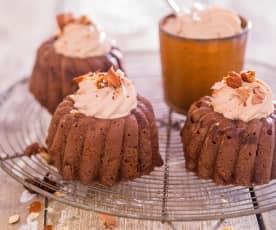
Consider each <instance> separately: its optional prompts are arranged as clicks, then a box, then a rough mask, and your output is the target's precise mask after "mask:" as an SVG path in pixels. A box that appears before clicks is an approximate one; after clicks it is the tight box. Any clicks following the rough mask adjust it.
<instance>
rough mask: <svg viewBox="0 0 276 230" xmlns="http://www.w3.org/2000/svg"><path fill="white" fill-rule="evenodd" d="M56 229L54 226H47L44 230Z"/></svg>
mask: <svg viewBox="0 0 276 230" xmlns="http://www.w3.org/2000/svg"><path fill="white" fill-rule="evenodd" d="M53 229H54V228H53V225H46V226H45V227H44V230H53Z"/></svg>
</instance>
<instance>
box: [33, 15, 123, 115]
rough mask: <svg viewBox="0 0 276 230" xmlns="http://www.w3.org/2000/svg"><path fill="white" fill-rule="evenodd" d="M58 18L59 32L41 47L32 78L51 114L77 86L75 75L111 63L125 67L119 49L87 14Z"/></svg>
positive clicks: (40, 99)
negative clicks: (74, 79)
mask: <svg viewBox="0 0 276 230" xmlns="http://www.w3.org/2000/svg"><path fill="white" fill-rule="evenodd" d="M57 21H58V24H59V28H60V33H59V34H58V35H57V36H54V37H53V38H50V39H49V40H48V41H46V42H44V43H43V44H42V45H41V46H40V47H39V49H38V51H37V56H36V61H35V65H34V68H33V72H32V75H31V79H30V91H31V92H32V93H33V95H34V96H35V98H36V99H37V100H38V101H39V102H40V104H41V105H42V106H44V107H46V108H47V109H48V111H49V112H50V113H53V112H54V111H55V109H56V107H57V105H58V104H59V103H60V102H61V101H62V99H63V98H64V97H65V96H67V95H69V94H71V93H73V92H74V91H75V90H76V89H77V84H76V83H75V82H73V81H72V79H73V78H74V77H75V76H79V75H82V74H85V73H87V72H90V71H91V72H94V71H108V69H109V68H110V67H111V66H114V68H115V69H117V68H120V69H122V64H121V58H122V55H121V52H120V50H119V49H117V48H116V47H113V46H112V45H111V43H110V41H109V40H108V39H107V38H106V36H105V33H104V32H103V31H102V30H101V29H100V28H99V27H98V26H97V25H96V24H94V23H93V22H92V21H90V20H88V18H87V17H85V16H83V17H81V18H78V19H77V18H74V17H73V15H72V14H62V15H58V16H57Z"/></svg>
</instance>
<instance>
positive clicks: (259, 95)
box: [252, 86, 265, 105]
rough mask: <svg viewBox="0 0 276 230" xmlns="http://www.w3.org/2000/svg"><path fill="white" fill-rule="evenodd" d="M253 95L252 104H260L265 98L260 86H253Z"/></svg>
mask: <svg viewBox="0 0 276 230" xmlns="http://www.w3.org/2000/svg"><path fill="white" fill-rule="evenodd" d="M253 93H254V95H253V97H252V104H253V105H257V104H261V103H263V101H264V98H265V92H264V91H263V89H262V88H261V87H259V86H258V87H255V88H254V89H253Z"/></svg>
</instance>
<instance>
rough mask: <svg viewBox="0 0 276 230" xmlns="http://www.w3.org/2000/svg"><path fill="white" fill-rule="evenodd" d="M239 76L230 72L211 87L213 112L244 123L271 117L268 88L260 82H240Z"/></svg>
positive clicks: (272, 108) (270, 101)
mask: <svg viewBox="0 0 276 230" xmlns="http://www.w3.org/2000/svg"><path fill="white" fill-rule="evenodd" d="M246 73H248V74H250V72H246ZM251 73H252V72H251ZM253 73H254V72H253ZM231 75H232V76H231ZM239 76H240V75H239V74H237V73H234V74H233V72H232V73H230V76H226V77H225V78H224V79H223V80H222V81H220V82H217V83H215V84H214V85H213V86H212V88H211V89H212V90H213V93H212V102H211V105H212V106H213V109H214V111H215V112H218V113H221V114H223V116H224V117H226V118H228V119H232V120H242V121H244V122H248V121H251V120H253V119H260V118H265V117H268V116H269V115H271V114H272V113H273V111H274V106H273V95H272V90H271V89H270V87H269V86H268V85H267V84H265V83H264V82H263V81H261V80H256V79H251V80H250V81H248V80H246V79H244V80H242V78H239ZM241 76H242V75H241Z"/></svg>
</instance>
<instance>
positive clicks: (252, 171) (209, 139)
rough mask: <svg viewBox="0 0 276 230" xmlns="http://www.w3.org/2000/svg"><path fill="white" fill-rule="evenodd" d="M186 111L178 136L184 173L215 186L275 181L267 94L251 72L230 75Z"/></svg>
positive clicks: (271, 116) (272, 122) (272, 123)
mask: <svg viewBox="0 0 276 230" xmlns="http://www.w3.org/2000/svg"><path fill="white" fill-rule="evenodd" d="M212 90H213V93H212V96H211V97H208V96H205V97H203V98H201V99H200V100H199V101H197V102H195V103H194V104H193V105H192V106H191V107H190V109H189V111H188V114H187V120H186V123H185V126H184V128H183V130H182V132H181V136H182V142H183V146H184V156H185V164H186V168H187V169H188V170H190V171H193V172H195V173H196V174H197V175H198V176H199V177H200V178H203V179H213V180H214V181H215V182H216V183H217V184H222V185H228V184H235V185H242V186H251V185H254V184H265V183H268V182H269V181H270V180H271V179H274V178H276V146H275V140H276V137H275V127H276V123H275V122H276V121H275V111H274V106H273V98H272V91H271V89H270V88H269V86H267V85H266V84H265V83H264V82H262V81H260V80H256V79H255V72H254V71H246V72H241V73H240V74H239V73H235V72H230V73H229V74H228V75H227V76H226V77H225V78H224V79H223V80H222V81H221V82H218V83H216V84H215V85H214V86H213V87H212Z"/></svg>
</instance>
